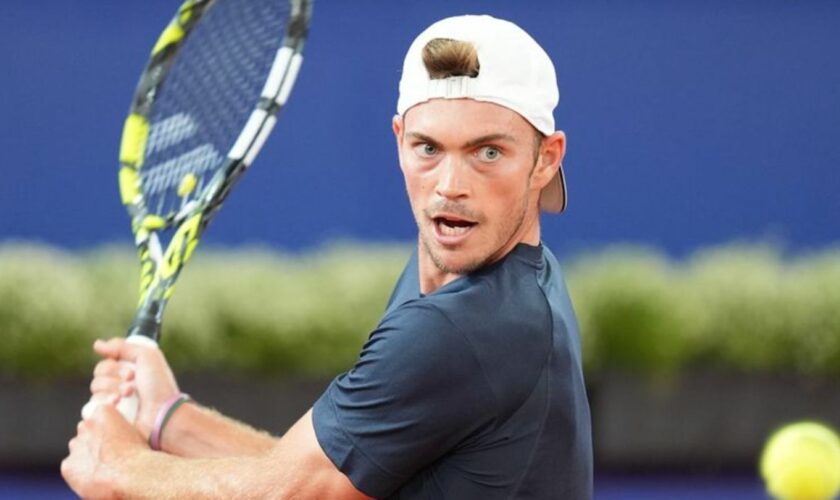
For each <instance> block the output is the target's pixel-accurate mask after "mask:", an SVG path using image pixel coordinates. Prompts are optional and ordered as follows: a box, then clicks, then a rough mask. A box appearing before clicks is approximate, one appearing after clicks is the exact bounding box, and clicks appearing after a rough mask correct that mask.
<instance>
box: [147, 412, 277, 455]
mask: <svg viewBox="0 0 840 500" xmlns="http://www.w3.org/2000/svg"><path fill="white" fill-rule="evenodd" d="M275 444H277V439H276V438H274V437H272V436H271V435H269V434H268V433H266V432H261V431H258V430H256V429H254V428H252V427H250V426H248V425H245V424H243V423H240V422H237V421H235V420H233V419H230V418H228V417H225V416H224V415H221V414H220V413H218V412H216V411H214V410H211V409H208V408H204V407H202V406H199V405H197V404H194V403H188V404H185V405H183V406H181V407H180V408H178V410H177V411H176V412H175V414H174V415H172V417H171V418H170V419H169V422H167V424H166V427H165V429H164V432H163V433H162V438H161V449H162V450H163V451H165V452H167V453H171V454H173V455H178V456H181V457H188V458H222V457H240V456H255V455H261V454H265V453H268V452H269V451H270V450H271V449H272V447H273V446H274V445H275Z"/></svg>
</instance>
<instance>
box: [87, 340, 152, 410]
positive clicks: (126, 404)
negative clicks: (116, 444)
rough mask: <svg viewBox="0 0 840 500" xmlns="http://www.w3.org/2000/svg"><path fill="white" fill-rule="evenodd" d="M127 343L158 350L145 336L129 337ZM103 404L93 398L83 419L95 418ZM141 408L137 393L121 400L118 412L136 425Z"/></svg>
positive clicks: (125, 362)
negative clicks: (138, 411) (94, 415)
mask: <svg viewBox="0 0 840 500" xmlns="http://www.w3.org/2000/svg"><path fill="white" fill-rule="evenodd" d="M127 342H131V343H132V344H136V345H143V346H146V347H154V348H155V349H157V348H158V344H157V342H155V341H154V340H153V339H151V338H149V337H146V336H144V335H131V336H130V337H128V339H127ZM120 363H123V364H126V365H129V366H131V365H132V363H130V362H128V361H120ZM100 404H101V403H100V402H98V401H94V400H93V398H91V399H90V400H89V401H88V402H87V403H85V406H83V407H82V418H83V419H85V420H87V419H89V418H90V417H92V416H93V413H94V412H95V411H96V409H97V408H98V407H99V405H100ZM139 406H140V400H139V399H138V398H137V392H136V391H135V393H134V394H132V395H131V396H127V397H122V398H120V401H119V403H117V411H119V412H120V413H121V414H122V416H123V417H125V419H126V420H127V421H128V422H130V423H132V424H133V423H134V421H135V420H136V419H137V409H138V408H139Z"/></svg>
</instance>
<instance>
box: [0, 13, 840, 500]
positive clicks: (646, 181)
mask: <svg viewBox="0 0 840 500" xmlns="http://www.w3.org/2000/svg"><path fill="white" fill-rule="evenodd" d="M177 3H178V2H173V1H170V0H147V1H145V2H133V3H132V2H89V1H81V0H64V1H58V0H42V1H41V2H25V1H22V0H9V1H6V2H3V3H2V5H0V46H2V47H3V49H4V50H2V52H0V62H2V68H4V70H5V72H4V73H5V74H4V76H3V77H2V79H0V146H2V150H3V151H5V161H4V162H3V164H2V166H0V172H2V177H0V179H2V180H0V336H2V337H0V338H2V342H0V384H2V385H0V496H3V495H7V496H9V497H21V496H26V495H33V497H43V496H45V495H52V496H57V497H61V496H66V495H68V492H67V490H66V489H64V487H63V486H62V484H61V483H60V480H59V479H58V473H57V463H58V461H59V460H60V458H61V456H62V454H63V453H64V449H65V443H66V441H67V439H69V437H70V434H71V433H72V430H73V428H74V425H75V420H74V419H75V418H76V417H75V415H76V411H77V408H79V407H80V406H81V404H82V403H83V402H84V401H85V399H86V398H85V396H84V389H85V385H86V381H85V379H86V377H87V376H88V375H87V374H88V373H89V370H90V368H91V367H92V364H93V359H92V358H91V356H90V355H89V353H88V349H89V347H88V346H89V345H90V343H89V340H90V339H92V338H94V337H96V336H100V335H111V334H114V333H119V332H121V331H123V329H124V325H125V324H126V323H127V322H128V321H129V319H130V317H131V308H132V307H133V305H134V301H135V298H134V296H135V295H134V294H135V287H136V277H135V274H136V273H135V268H136V264H135V263H134V258H133V255H132V246H131V237H130V234H131V233H130V230H129V224H128V218H127V216H126V215H125V213H124V211H123V209H122V207H121V205H120V203H119V198H118V195H117V189H116V171H117V161H116V158H117V147H118V143H119V137H120V134H121V127H122V121H123V119H124V117H125V114H126V112H127V108H128V101H129V99H130V97H131V95H132V92H133V89H134V85H135V83H136V79H137V77H138V75H139V72H140V70H141V68H142V66H143V64H144V63H145V61H146V58H147V55H148V52H149V50H150V48H151V45H152V43H153V41H154V39H155V38H156V36H157V34H158V33H159V32H160V30H161V29H162V27H163V26H164V25H165V24H166V23H167V22H168V20H169V18H170V17H171V15H172V13H173V12H174V10H175V9H176V7H177ZM464 13H488V14H492V15H495V16H497V17H503V18H507V19H509V20H512V21H514V22H516V23H518V24H519V25H520V26H522V27H523V28H525V29H526V30H527V31H529V32H530V33H531V34H532V36H533V37H534V38H535V39H536V40H537V41H538V42H540V43H541V45H543V47H544V48H545V49H546V51H547V52H548V53H549V54H550V55H551V56H552V58H553V60H554V62H555V65H556V68H557V74H558V80H559V85H560V94H561V99H560V105H559V107H558V109H557V111H556V113H555V116H556V119H557V124H558V128H560V129H562V130H564V131H566V133H567V135H568V138H569V152H568V155H567V160H566V162H565V169H566V175H567V181H568V184H569V190H570V194H569V199H570V205H569V209H568V210H567V212H566V213H564V214H563V215H562V216H560V217H546V218H544V221H543V239H544V241H545V242H546V243H547V244H548V245H549V246H550V247H551V248H552V249H553V250H554V251H555V253H556V254H557V255H558V256H559V257H560V259H561V261H563V262H564V263H566V272H567V278H568V281H569V285H570V289H571V292H572V298H573V300H574V302H575V304H576V307H577V309H578V314H579V319H580V322H581V329H582V334H583V342H584V350H585V356H586V359H587V377H588V383H589V389H590V398H591V402H592V406H593V424H594V431H595V436H594V439H595V446H596V462H597V463H596V465H597V473H596V498H604V499H607V498H676V497H679V498H764V493H763V487H762V485H761V483H760V480H759V479H758V475H757V472H756V468H755V464H756V461H757V456H758V453H759V452H760V449H761V444H762V442H763V440H764V438H765V437H766V436H767V434H768V433H769V432H770V431H771V430H772V429H773V428H775V427H777V426H778V425H780V424H782V423H785V422H787V421H791V420H797V419H805V418H807V419H819V420H822V421H826V422H828V423H834V424H835V425H837V424H840V417H839V416H840V397H838V394H837V391H836V387H837V382H838V380H839V379H838V374H840V246H838V243H839V242H840V238H839V237H838V229H839V228H840V226H839V225H838V223H840V174H838V167H840V141H838V140H837V134H838V132H840V90H839V89H840V64H839V63H838V60H837V53H838V49H840V32H838V30H837V26H838V25H840V4H838V3H836V2H830V1H811V2H793V1H780V0H762V1H759V0H734V1H726V2H724V1H709V2H669V1H665V0H646V1H640V2H633V3H632V5H631V4H630V3H627V2H610V1H602V0H596V1H591V2H571V1H549V0H532V1H529V2H521V1H520V2H516V1H513V0H510V1H501V0H499V1H478V0H459V1H457V2H452V1H443V0H428V1H425V2H386V1H384V0H377V1H373V0H367V1H356V2H345V1H339V0H318V1H317V2H316V5H315V11H314V19H313V24H312V29H311V34H310V38H309V42H308V45H307V48H306V62H305V64H304V67H303V70H302V73H301V75H300V78H299V79H298V82H297V84H296V86H295V89H294V92H293V94H292V98H291V100H290V103H289V105H288V106H287V107H286V108H284V110H283V112H282V116H281V119H280V121H279V123H278V127H277V129H276V131H275V133H274V134H273V136H272V137H271V139H270V140H269V142H268V144H267V146H266V148H265V149H264V150H263V152H262V153H261V155H260V157H259V159H258V160H257V161H256V163H255V165H254V168H253V169H252V170H251V171H250V172H249V173H248V175H246V176H245V177H244V178H243V180H242V181H241V182H240V183H239V185H238V186H237V189H236V190H235V194H233V196H232V197H231V198H230V200H229V201H228V202H227V204H226V208H225V210H223V211H221V212H220V215H219V216H218V217H217V218H216V219H215V221H214V223H213V224H212V226H211V229H210V231H208V232H207V234H206V236H205V237H204V238H203V240H202V250H201V251H200V252H199V253H198V254H197V257H196V259H195V262H194V264H191V265H190V266H189V267H188V269H189V270H188V271H186V272H185V274H184V276H183V278H182V282H179V292H178V293H176V294H175V298H174V299H173V302H172V306H171V308H170V310H169V311H168V313H167V323H166V326H165V328H166V332H165V335H166V337H165V341H164V342H165V343H164V348H166V349H167V351H168V352H170V355H171V356H172V358H173V363H175V364H176V366H177V367H178V370H179V372H180V373H181V374H182V376H183V377H184V380H185V381H184V382H182V387H184V388H185V390H187V391H188V392H191V393H194V395H200V396H203V398H202V399H200V400H202V401H208V402H210V403H211V404H213V405H215V406H218V407H219V408H222V409H225V408H228V407H229V408H231V409H232V410H231V411H233V412H234V413H236V412H237V411H241V412H243V413H242V414H240V415H238V416H241V417H242V418H246V419H248V418H251V421H252V422H255V423H257V424H260V425H264V426H266V427H268V428H271V429H272V430H274V431H276V432H282V430H283V428H284V427H285V426H286V425H287V423H288V419H290V418H293V417H294V416H295V413H296V412H298V411H300V412H301V413H302V411H304V409H305V408H306V407H307V406H308V405H309V404H311V402H312V400H314V398H315V397H317V395H318V391H320V390H321V389H322V388H323V387H324V385H325V384H326V383H327V382H328V380H329V379H330V377H331V376H333V375H334V374H336V373H338V372H340V371H342V370H345V369H347V368H348V367H349V366H350V365H351V364H352V362H353V359H354V358H355V354H356V352H357V351H358V348H359V347H360V345H361V343H362V342H363V341H364V338H365V337H366V334H367V332H368V331H369V330H370V329H371V328H372V327H373V326H374V325H375V323H376V320H377V318H378V315H379V313H380V312H381V310H382V308H383V306H384V301H385V299H386V298H387V295H388V292H389V290H390V286H391V285H392V283H393V278H394V277H395V276H396V275H397V274H398V273H399V271H400V266H401V264H402V262H404V260H405V258H406V257H407V255H408V253H409V252H410V246H411V241H412V239H413V237H414V232H415V228H414V224H413V221H412V217H411V214H410V211H409V208H408V203H407V201H406V199H405V195H404V188H403V186H402V179H401V176H400V172H399V169H398V165H397V159H396V154H395V148H394V141H393V137H392V135H391V131H390V119H391V117H392V115H393V114H394V110H395V106H396V99H397V92H396V90H397V84H398V81H399V77H400V69H401V64H402V57H403V54H404V51H405V50H406V49H407V47H408V45H409V44H410V42H411V40H412V39H413V38H414V36H415V35H416V34H418V33H419V32H420V31H421V30H422V29H423V28H425V27H426V26H427V25H428V24H430V23H431V22H433V21H435V20H437V19H439V18H442V17H446V16H449V15H456V14H464ZM257 291H258V292H259V293H257ZM91 325H93V326H91ZM208 373H212V374H213V376H211V377H208V376H207V374H208ZM208 380H209V382H208ZM237 383H240V385H236V384H237ZM190 384H192V386H191V385H190ZM242 387H251V388H255V389H253V390H252V393H250V395H244V396H242V397H243V398H245V399H244V400H243V399H236V398H235V397H234V394H235V393H241V392H243V390H242ZM248 398H250V399H248ZM278 398H279V399H280V400H282V401H281V402H280V403H277V402H274V403H266V401H272V400H275V399H278ZM283 398H286V399H283ZM242 408H249V409H248V410H243V409H242ZM298 414H299V413H298ZM33 433H34V434H33ZM33 436H34V437H33ZM33 485H37V488H52V489H50V490H45V489H40V490H38V489H35V490H33V489H30V488H36V486H33ZM676 492H678V493H676ZM633 495H636V496H633ZM657 495H661V496H657ZM692 495H697V496H692Z"/></svg>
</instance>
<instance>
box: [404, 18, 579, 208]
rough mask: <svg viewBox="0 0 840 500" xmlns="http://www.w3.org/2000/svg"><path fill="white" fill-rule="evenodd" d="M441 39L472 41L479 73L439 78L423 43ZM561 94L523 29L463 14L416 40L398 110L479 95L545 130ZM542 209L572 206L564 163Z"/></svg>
mask: <svg viewBox="0 0 840 500" xmlns="http://www.w3.org/2000/svg"><path fill="white" fill-rule="evenodd" d="M435 38H449V39H452V40H458V41H463V42H469V43H470V44H472V45H473V46H474V47H475V49H476V52H477V54H478V62H479V71H478V75H477V76H475V77H471V76H452V77H448V78H442V79H433V78H431V77H430V76H429V72H428V71H427V70H426V66H425V65H424V64H423V48H424V47H425V46H426V44H427V43H429V42H430V41H431V40H433V39H435ZM559 96H560V93H559V91H558V89H557V76H556V74H555V72H554V65H553V64H552V63H551V59H549V57H548V54H546V53H545V51H544V50H543V49H542V47H540V45H539V44H538V43H537V42H536V41H535V40H534V39H533V38H531V36H530V35H529V34H528V33H526V32H525V31H524V30H523V29H522V28H520V27H519V26H517V25H515V24H513V23H512V22H510V21H504V20H502V19H496V18H494V17H491V16H457V17H449V18H446V19H443V20H441V21H438V22H436V23H434V24H432V25H431V26H429V27H428V28H426V30H425V31H423V32H422V33H420V35H418V36H417V38H415V39H414V42H412V44H411V47H409V49H408V53H407V54H406V56H405V62H404V63H403V72H402V78H401V79H400V97H399V100H398V101H397V113H398V114H399V115H400V116H403V115H404V114H405V112H406V111H408V110H409V109H410V108H411V107H412V106H415V105H417V104H420V103H423V102H426V101H428V100H430V99H465V98H466V99H474V100H476V101H485V102H492V103H494V104H498V105H500V106H504V107H506V108H508V109H511V110H513V111H515V112H517V113H518V114H519V115H520V116H522V117H523V118H525V119H526V120H528V122H529V123H530V124H531V125H533V126H534V128H536V129H537V130H539V131H540V132H541V133H543V134H544V135H546V136H548V135H551V134H553V133H554V108H555V106H557V102H558V100H559ZM540 208H541V209H542V210H544V211H546V212H554V213H560V212H562V211H563V210H564V209H565V208H566V184H565V180H564V178H563V166H562V165H560V167H559V168H558V170H557V174H556V175H555V176H554V178H553V179H552V180H551V182H549V184H548V185H547V186H546V187H545V188H543V190H542V193H540Z"/></svg>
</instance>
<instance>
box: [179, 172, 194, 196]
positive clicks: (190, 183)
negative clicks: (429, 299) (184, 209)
mask: <svg viewBox="0 0 840 500" xmlns="http://www.w3.org/2000/svg"><path fill="white" fill-rule="evenodd" d="M195 184H196V178H195V175H193V174H192V173H189V174H187V175H185V176H184V177H183V178H181V183H180V184H179V185H178V196H180V197H181V198H183V197H184V196H186V195H188V194H190V193H192V191H193V189H195Z"/></svg>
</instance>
